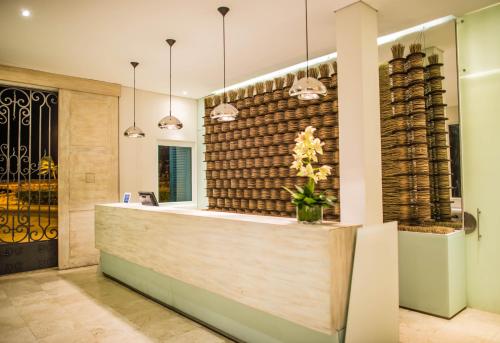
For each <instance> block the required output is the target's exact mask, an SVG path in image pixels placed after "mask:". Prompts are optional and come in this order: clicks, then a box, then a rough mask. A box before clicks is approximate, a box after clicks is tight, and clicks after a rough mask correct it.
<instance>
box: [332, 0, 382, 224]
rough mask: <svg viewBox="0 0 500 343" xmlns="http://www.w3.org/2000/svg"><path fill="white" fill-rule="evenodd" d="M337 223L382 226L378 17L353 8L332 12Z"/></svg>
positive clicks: (359, 7)
mask: <svg viewBox="0 0 500 343" xmlns="http://www.w3.org/2000/svg"><path fill="white" fill-rule="evenodd" d="M335 20H336V25H337V27H336V36H337V54H338V58H337V65H338V87H339V88H338V89H339V94H338V98H339V134H340V147H339V148H340V201H341V206H340V207H341V212H340V218H341V220H342V221H343V222H351V223H360V224H378V223H382V170H381V167H382V162H381V152H380V104H379V84H378V82H379V81H378V79H379V77H378V47H377V34H378V27H377V11H376V10H375V9H373V8H372V7H370V6H368V5H367V4H365V3H364V2H361V1H360V2H356V3H354V4H352V5H349V6H347V7H344V8H342V9H340V10H338V11H336V15H335Z"/></svg>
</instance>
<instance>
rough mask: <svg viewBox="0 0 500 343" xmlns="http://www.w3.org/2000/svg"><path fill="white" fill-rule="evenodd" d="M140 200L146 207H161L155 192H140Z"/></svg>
mask: <svg viewBox="0 0 500 343" xmlns="http://www.w3.org/2000/svg"><path fill="white" fill-rule="evenodd" d="M139 200H140V202H141V204H143V205H145V206H160V205H159V204H158V200H156V196H155V193H154V192H139Z"/></svg>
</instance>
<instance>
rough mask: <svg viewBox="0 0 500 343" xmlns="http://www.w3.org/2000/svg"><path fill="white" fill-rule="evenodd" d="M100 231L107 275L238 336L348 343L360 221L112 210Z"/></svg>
mask: <svg viewBox="0 0 500 343" xmlns="http://www.w3.org/2000/svg"><path fill="white" fill-rule="evenodd" d="M95 228H96V247H97V248H98V249H100V250H101V268H102V271H103V272H104V273H105V274H106V275H109V276H111V277H113V278H115V279H117V280H119V281H121V282H123V283H125V284H127V285H128V286H130V287H132V288H134V289H136V290H138V291H140V292H142V293H144V294H146V295H148V296H150V297H152V298H154V299H156V300H158V301H161V302H162V303H165V304H167V305H169V306H171V307H174V308H175V309H177V310H179V311H182V312H183V313H185V314H187V315H189V316H191V317H193V318H196V319H198V320H200V321H202V322H203V323H205V324H207V325H209V326H211V327H213V328H216V329H218V330H220V331H222V332H224V333H226V334H228V335H229V336H232V337H234V338H235V339H238V340H241V341H255V342H279V341H286V342H306V341H307V342H342V341H344V335H345V329H346V324H347V313H348V305H349V299H350V288H351V280H352V270H353V261H354V254H355V246H356V235H357V231H358V228H359V227H358V226H356V225H344V224H338V223H327V224H324V225H303V224H298V223H297V222H296V221H295V220H294V219H291V218H277V217H265V216H254V215H241V214H232V213H220V212H211V211H202V210H190V209H179V208H178V209H170V208H164V207H147V206H141V205H137V204H109V205H98V206H96V225H95ZM396 267H397V264H396Z"/></svg>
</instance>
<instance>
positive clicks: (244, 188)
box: [204, 65, 340, 220]
mask: <svg viewBox="0 0 500 343" xmlns="http://www.w3.org/2000/svg"><path fill="white" fill-rule="evenodd" d="M333 69H334V73H333V74H331V72H330V65H321V66H320V68H319V71H318V69H315V68H311V69H310V73H311V75H313V76H316V75H318V74H319V80H320V81H321V82H323V83H324V84H325V86H326V87H327V89H328V94H327V95H326V96H325V97H323V98H322V99H320V100H314V101H299V100H298V99H297V98H291V97H290V96H289V94H288V92H289V89H290V86H291V85H292V83H293V81H294V78H295V77H299V78H300V77H302V76H303V74H304V72H302V71H301V72H299V73H297V74H298V75H293V74H289V75H287V77H286V79H285V78H277V79H275V80H269V81H267V82H265V83H257V84H256V85H252V86H249V87H247V88H246V89H239V90H237V91H233V92H230V93H229V94H228V101H229V102H230V103H232V104H233V105H234V106H236V108H238V110H239V115H238V117H237V119H236V120H235V121H232V122H225V123H221V122H216V121H213V120H211V119H210V113H211V111H212V109H213V108H214V106H216V105H217V104H219V103H220V101H221V97H220V96H214V97H209V98H206V99H205V118H204V121H205V123H204V126H205V145H206V152H205V161H206V165H207V170H206V178H207V196H208V202H209V209H210V210H214V211H227V212H237V213H249V214H261V215H273V216H285V217H294V216H295V207H294V205H293V204H292V203H291V198H290V194H289V193H288V192H286V191H285V190H283V189H282V187H283V186H286V187H289V188H293V186H294V185H295V184H297V185H303V184H305V182H306V179H305V178H299V177H296V176H295V174H296V171H295V170H292V169H290V165H291V163H292V159H293V157H292V150H293V147H294V145H295V142H294V139H295V138H296V137H297V134H298V133H299V132H300V131H302V130H304V129H305V128H306V127H307V126H309V125H311V126H313V127H315V128H316V129H317V131H316V136H317V137H319V138H320V139H321V140H322V141H323V142H324V143H325V146H324V147H323V148H324V151H325V153H324V155H322V156H320V157H319V162H320V163H321V164H328V165H330V166H332V167H333V169H332V176H330V177H329V178H328V180H326V181H321V182H319V183H318V184H317V189H319V190H325V191H329V194H333V195H335V196H337V197H338V195H339V194H338V193H339V192H338V190H339V172H338V159H339V152H338V101H337V74H336V70H335V69H336V67H334V68H333ZM339 213H340V207H339V203H337V205H336V206H335V207H334V208H329V209H325V213H324V216H325V218H326V219H331V220H338V219H339Z"/></svg>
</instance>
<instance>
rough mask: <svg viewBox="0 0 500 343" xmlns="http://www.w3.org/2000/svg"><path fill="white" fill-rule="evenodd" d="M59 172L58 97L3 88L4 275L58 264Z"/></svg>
mask: <svg viewBox="0 0 500 343" xmlns="http://www.w3.org/2000/svg"><path fill="white" fill-rule="evenodd" d="M57 169H58V168H57V93H56V92H50V91H44V90H34V89H27V88H20V87H10V86H0V256H2V261H0V274H5V273H8V272H12V271H21V270H30V269H36V268H38V267H48V266H49V265H50V264H53V262H52V260H53V258H52V257H54V256H55V261H56V263H57V244H54V243H55V242H48V241H55V240H57V232H58V230H57ZM43 242H45V243H44V244H42V243H43ZM30 243H40V244H31V245H32V246H33V248H30V246H29V245H24V244H30ZM13 244H15V245H23V246H13ZM35 245H36V247H35ZM49 246H50V247H55V253H54V251H48V250H54V249H48V247H49ZM33 254H34V255H38V258H37V256H26V255H33ZM47 254H49V255H50V256H52V257H51V258H48V255H47ZM34 257H35V258H34ZM12 259H15V261H14V260H12ZM25 260H26V261H29V260H35V262H36V263H35V264H37V265H38V266H28V264H29V263H25V262H26V261H25ZM49 260H50V261H49ZM19 269H20V270H19Z"/></svg>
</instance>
